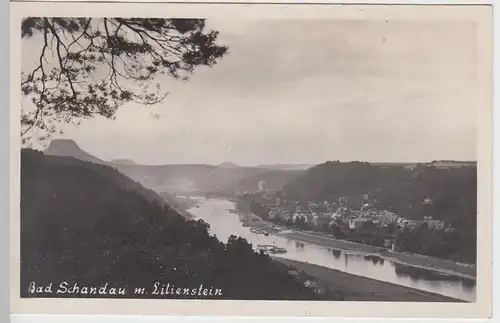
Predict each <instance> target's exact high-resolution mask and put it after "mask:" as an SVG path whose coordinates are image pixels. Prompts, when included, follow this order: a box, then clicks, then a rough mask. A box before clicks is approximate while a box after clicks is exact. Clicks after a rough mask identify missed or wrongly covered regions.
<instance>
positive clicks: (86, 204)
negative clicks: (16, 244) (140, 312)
mask: <svg viewBox="0 0 500 323" xmlns="http://www.w3.org/2000/svg"><path fill="white" fill-rule="evenodd" d="M127 183H128V184H127ZM144 192H150V191H148V190H144V189H138V188H137V187H134V186H133V185H130V180H129V179H128V178H126V177H125V176H123V175H122V174H120V173H119V172H118V171H116V170H115V169H113V168H111V167H108V166H104V165H97V164H92V163H88V162H82V161H79V160H76V159H73V158H69V157H59V156H44V155H43V154H42V153H41V152H37V151H33V150H23V151H22V158H21V293H22V296H23V297H27V296H30V295H28V294H27V291H28V284H29V283H30V282H32V281H35V282H37V284H49V283H50V282H54V283H55V284H57V282H62V281H67V282H69V283H73V282H77V283H78V285H80V286H84V285H90V286H96V285H99V284H104V283H109V285H110V287H122V288H131V289H133V288H136V287H146V288H148V287H150V286H152V285H153V283H154V282H155V281H158V282H160V283H163V284H167V283H170V284H173V285H175V286H178V287H198V286H199V285H200V284H203V285H204V286H207V287H213V288H220V289H222V290H223V295H222V296H221V297H222V298H231V299H304V300H305V299H315V298H317V297H319V296H316V295H315V294H313V293H312V291H309V290H308V289H306V288H305V287H303V286H302V285H301V284H299V283H298V282H296V281H295V280H294V279H293V278H292V277H291V276H289V275H288V273H287V271H286V268H282V267H279V266H277V265H276V264H275V263H274V262H273V261H272V260H270V258H269V257H268V256H266V255H263V254H257V253H255V252H254V251H253V250H252V247H251V245H250V244H248V243H247V242H246V241H245V240H244V239H241V238H236V237H231V238H230V239H229V241H227V244H226V245H225V244H224V243H222V242H220V241H218V240H217V239H216V238H215V237H213V236H211V235H210V234H209V231H208V225H207V224H206V223H204V222H202V221H192V220H191V221H188V220H186V219H185V218H183V217H182V216H181V215H179V214H178V213H177V212H176V211H174V210H173V209H171V208H170V207H169V206H168V205H161V204H160V203H159V201H158V200H157V198H156V196H157V195H156V194H151V195H148V194H146V195H145V193H144ZM153 193H154V192H153ZM148 198H149V200H148ZM54 296H56V297H61V295H60V294H59V295H54ZM64 296H73V297H92V295H79V294H73V295H69V294H65V295H64ZM94 297H103V296H102V295H97V296H94ZM104 297H106V296H104ZM109 297H113V296H109ZM128 297H156V296H153V295H133V294H131V295H128ZM158 297H162V298H165V297H192V296H176V295H169V296H158Z"/></svg>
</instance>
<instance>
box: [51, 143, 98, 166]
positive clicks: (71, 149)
mask: <svg viewBox="0 0 500 323" xmlns="http://www.w3.org/2000/svg"><path fill="white" fill-rule="evenodd" d="M43 153H44V154H45V155H55V156H65V157H73V158H75V159H79V160H83V161H87V162H92V163H96V164H107V163H106V162H105V161H104V160H101V159H99V158H97V157H95V156H92V155H91V154H89V153H87V152H85V151H83V150H82V149H81V148H80V147H79V146H78V144H77V143H76V142H75V141H74V140H71V139H54V140H52V141H51V142H50V144H49V146H48V147H47V149H45V151H44V152H43Z"/></svg>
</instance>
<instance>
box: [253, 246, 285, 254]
mask: <svg viewBox="0 0 500 323" xmlns="http://www.w3.org/2000/svg"><path fill="white" fill-rule="evenodd" d="M257 249H259V250H262V251H264V252H267V253H271V254H283V253H287V252H288V251H287V250H286V249H285V248H281V247H277V246H273V245H268V244H260V245H257Z"/></svg>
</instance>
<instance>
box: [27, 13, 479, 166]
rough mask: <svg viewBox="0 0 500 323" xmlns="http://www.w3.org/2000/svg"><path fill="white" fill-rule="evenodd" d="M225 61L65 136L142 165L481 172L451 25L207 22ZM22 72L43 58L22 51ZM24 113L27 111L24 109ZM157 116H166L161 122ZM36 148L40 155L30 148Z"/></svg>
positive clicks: (466, 49) (461, 33)
mask: <svg viewBox="0 0 500 323" xmlns="http://www.w3.org/2000/svg"><path fill="white" fill-rule="evenodd" d="M208 26H209V27H211V28H214V29H217V30H219V31H220V41H219V43H220V44H223V45H227V46H228V47H229V54H228V55H227V57H225V58H223V59H222V60H221V61H220V62H219V63H218V64H217V65H215V66H214V67H213V68H210V69H209V68H203V69H200V70H196V71H195V72H194V74H193V76H192V78H191V80H190V81H188V82H186V83H182V82H179V81H174V80H171V79H169V78H168V77H164V78H162V79H161V82H162V84H163V86H166V87H167V88H169V89H170V96H169V97H167V99H165V101H164V102H163V103H161V104H159V105H157V106H154V107H148V108H146V107H142V106H134V105H132V104H128V105H126V106H124V107H122V108H121V109H119V110H118V112H117V114H116V120H105V119H103V118H95V119H91V120H85V121H83V122H82V124H81V125H80V126H79V127H73V126H67V127H65V134H64V135H63V136H56V137H54V138H67V139H72V140H75V141H76V142H77V144H78V145H79V146H80V147H81V148H82V149H83V150H85V151H86V152H88V153H90V154H92V155H94V156H96V157H98V158H101V159H104V160H111V159H131V160H133V161H134V162H135V163H137V164H149V165H166V164H210V165H218V164H221V163H223V162H232V163H235V164H237V165H240V166H251V165H262V164H320V163H323V162H325V161H328V160H340V161H368V162H409V163H413V162H430V161H432V160H461V161H469V160H470V161H475V160H476V117H475V115H476V111H475V109H474V107H475V102H476V95H477V94H476V90H475V86H476V82H475V81H476V80H475V78H476V63H477V62H476V50H475V48H476V46H475V42H476V34H475V26H474V25H473V24H469V23H464V22H451V21H440V22H438V21H434V22H431V21H427V22H423V21H420V22H417V21H415V22H411V21H400V22H393V21H389V22H384V21H340V20H338V21H333V20H332V21H326V20H323V21H320V20H315V21H313V20H310V21H306V20H301V21H292V20H290V21H286V20H283V21H233V20H224V21H223V20H217V21H208ZM22 45H23V70H24V69H26V70H28V69H29V68H31V67H32V66H33V65H34V64H35V61H36V59H37V58H38V56H37V55H38V53H39V50H40V48H41V43H40V40H39V39H37V38H34V39H28V40H23V43H22ZM23 104H27V103H26V102H23ZM151 114H158V115H159V118H153V117H152V116H151ZM33 147H34V148H41V146H40V145H38V144H37V143H33Z"/></svg>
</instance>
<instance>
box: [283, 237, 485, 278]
mask: <svg viewBox="0 0 500 323" xmlns="http://www.w3.org/2000/svg"><path fill="white" fill-rule="evenodd" d="M275 235H277V236H281V237H284V238H288V239H294V240H298V241H304V242H309V243H314V244H317V245H321V246H326V247H329V248H334V249H339V250H343V251H351V252H361V253H366V254H371V255H377V256H379V257H381V258H383V259H384V260H388V261H392V262H395V263H399V264H402V265H407V266H412V267H416V268H422V269H427V270H432V271H436V272H439V273H442V274H446V275H452V276H458V277H461V278H466V279H471V280H476V270H475V268H471V267H467V266H462V265H459V264H457V263H454V262H452V261H447V260H443V259H437V258H431V257H426V256H422V255H416V254H406V253H400V252H392V251H380V248H378V247H375V246H370V245H364V244H360V243H356V242H350V241H345V240H338V239H334V238H330V237H325V236H321V235H318V234H314V233H309V232H299V231H289V232H283V233H275Z"/></svg>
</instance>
